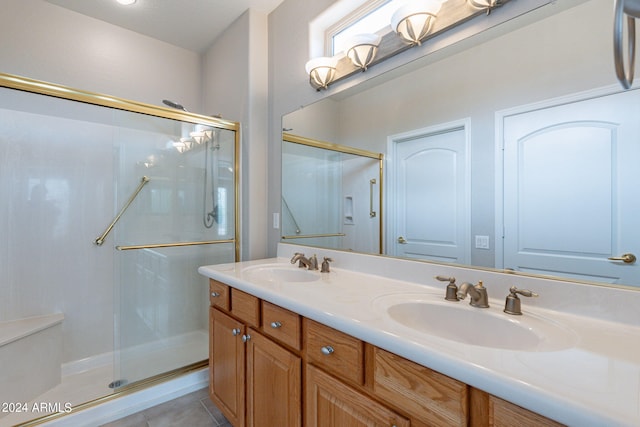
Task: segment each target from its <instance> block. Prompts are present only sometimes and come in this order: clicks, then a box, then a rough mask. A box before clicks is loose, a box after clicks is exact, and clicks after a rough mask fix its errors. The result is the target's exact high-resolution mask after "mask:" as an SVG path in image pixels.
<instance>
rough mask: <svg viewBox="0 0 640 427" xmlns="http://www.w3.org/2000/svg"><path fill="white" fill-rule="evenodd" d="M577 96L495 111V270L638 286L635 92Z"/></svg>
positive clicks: (639, 95) (639, 108)
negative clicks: (499, 223)
mask: <svg viewBox="0 0 640 427" xmlns="http://www.w3.org/2000/svg"><path fill="white" fill-rule="evenodd" d="M585 98H589V99H584V100H578V101H576V100H573V101H574V102H569V103H567V101H566V100H561V101H557V102H556V101H554V102H556V105H552V106H550V105H544V106H537V107H534V108H529V109H528V111H526V107H525V110H523V111H520V112H518V113H516V114H505V116H504V119H503V121H502V123H503V129H502V134H503V136H504V137H503V138H504V179H503V182H504V195H503V209H504V215H503V218H504V239H503V245H504V253H503V257H504V258H503V262H504V264H503V266H504V267H505V268H512V269H515V270H518V271H525V272H530V273H536V274H551V275H554V276H564V277H570V278H576V279H581V280H594V281H598V282H609V283H620V284H629V285H630V284H636V285H637V284H639V283H640V271H639V268H640V263H639V262H635V263H634V262H625V261H624V260H611V259H609V258H612V257H621V256H622V255H623V254H636V255H640V198H639V197H638V185H639V184H640V171H639V169H638V167H637V159H639V158H640V141H638V139H637V135H638V134H640V121H638V117H640V90H633V91H628V92H622V93H616V94H610V95H606V96H597V97H593V95H590V96H588V95H585ZM499 123H500V120H499ZM627 261H630V260H629V259H627ZM499 262H500V260H498V263H499Z"/></svg>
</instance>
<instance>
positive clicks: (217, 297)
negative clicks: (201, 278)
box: [209, 279, 230, 311]
mask: <svg viewBox="0 0 640 427" xmlns="http://www.w3.org/2000/svg"><path fill="white" fill-rule="evenodd" d="M229 295H230V294H229V286H227V285H225V284H224V283H220V282H216V281H215V280H213V279H209V302H210V303H211V307H218V308H221V309H222V310H227V311H228V310H229Z"/></svg>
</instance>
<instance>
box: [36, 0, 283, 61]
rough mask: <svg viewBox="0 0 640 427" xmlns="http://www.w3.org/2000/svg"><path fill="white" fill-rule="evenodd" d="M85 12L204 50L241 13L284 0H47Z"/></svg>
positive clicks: (266, 9) (272, 6) (269, 8)
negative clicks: (122, 0) (125, 2)
mask: <svg viewBox="0 0 640 427" xmlns="http://www.w3.org/2000/svg"><path fill="white" fill-rule="evenodd" d="M46 1H47V2H49V3H52V4H55V5H58V6H62V7H64V8H66V9H70V10H73V11H75V12H78V13H81V14H83V15H87V16H90V17H92V18H96V19H99V20H101V21H105V22H108V23H110V24H113V25H117V26H119V27H123V28H126V29H129V30H132V31H135V32H137V33H140V34H144V35H147V36H150V37H153V38H155V39H158V40H162V41H165V42H167V43H170V44H172V45H175V46H180V47H182V48H185V49H188V50H191V51H194V52H199V53H201V52H203V51H204V50H206V48H207V47H209V45H211V43H212V42H213V41H214V40H215V39H216V38H217V37H218V36H219V35H220V34H221V33H222V32H223V31H224V30H225V29H226V28H227V27H228V26H229V25H230V24H231V23H232V22H233V21H235V20H236V19H237V18H238V17H239V16H240V15H242V14H243V13H244V12H245V11H246V10H247V9H249V8H252V9H255V10H257V11H260V12H264V13H270V12H271V11H272V10H274V9H275V8H276V7H278V5H280V3H282V2H283V0H137V1H136V3H135V4H133V5H131V6H122V5H121V4H119V3H118V2H116V0H90V1H88V0H46Z"/></svg>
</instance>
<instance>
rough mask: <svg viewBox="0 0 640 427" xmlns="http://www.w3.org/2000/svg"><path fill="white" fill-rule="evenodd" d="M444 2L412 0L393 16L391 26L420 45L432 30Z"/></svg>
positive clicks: (404, 37) (408, 40) (409, 40)
mask: <svg viewBox="0 0 640 427" xmlns="http://www.w3.org/2000/svg"><path fill="white" fill-rule="evenodd" d="M442 3H443V1H441V0H414V1H411V2H409V3H407V4H405V5H404V6H402V7H401V8H400V9H398V10H396V11H395V13H394V14H393V15H392V16H391V28H392V29H393V31H395V32H396V33H397V34H398V35H399V36H400V37H402V39H403V40H405V41H406V42H408V43H411V45H418V46H420V44H421V43H422V39H424V38H425V37H426V36H427V35H428V34H429V32H431V28H432V27H433V22H434V21H435V20H436V17H437V15H438V11H440V7H441V6H442Z"/></svg>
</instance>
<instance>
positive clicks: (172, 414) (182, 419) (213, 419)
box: [102, 388, 231, 427]
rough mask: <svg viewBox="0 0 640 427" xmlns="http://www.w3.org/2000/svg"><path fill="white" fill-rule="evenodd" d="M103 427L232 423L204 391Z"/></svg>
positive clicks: (210, 426) (225, 425) (214, 426)
mask: <svg viewBox="0 0 640 427" xmlns="http://www.w3.org/2000/svg"><path fill="white" fill-rule="evenodd" d="M102 427H231V424H229V422H228V421H227V420H226V418H225V417H224V416H223V415H222V413H221V412H220V410H219V409H218V408H217V407H216V406H215V405H214V404H213V403H211V401H210V400H209V396H208V394H207V389H206V388H203V389H202V390H198V391H194V392H193V393H190V394H187V395H185V396H182V397H178V398H176V399H174V400H170V401H168V402H165V403H162V404H160V405H158V406H154V407H152V408H149V409H145V410H144V411H140V412H137V413H135V414H131V415H129V416H128V417H125V418H122V419H120V420H117V421H114V422H111V423H108V424H104V425H103V426H102Z"/></svg>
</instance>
